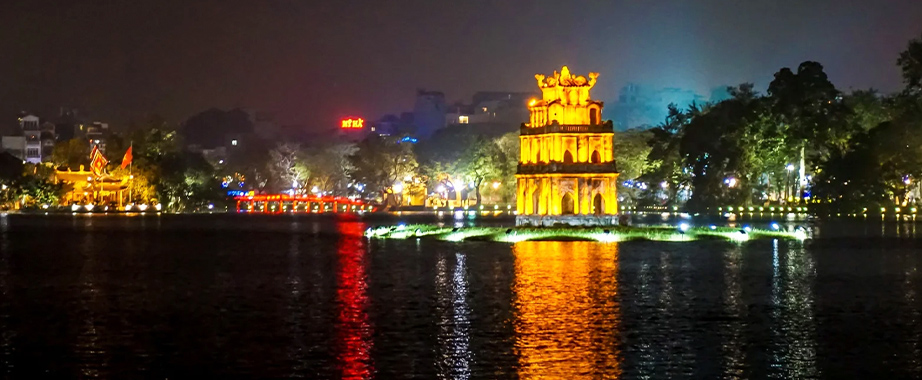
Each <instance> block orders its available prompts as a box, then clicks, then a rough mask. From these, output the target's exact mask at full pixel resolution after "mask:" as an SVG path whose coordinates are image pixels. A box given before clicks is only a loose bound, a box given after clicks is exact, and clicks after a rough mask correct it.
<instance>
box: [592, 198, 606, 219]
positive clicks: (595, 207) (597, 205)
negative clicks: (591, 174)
mask: <svg viewBox="0 0 922 380" xmlns="http://www.w3.org/2000/svg"><path fill="white" fill-rule="evenodd" d="M604 206H605V205H604V204H603V200H602V194H596V195H595V196H594V197H592V213H593V214H596V215H599V214H603V213H604V211H605V208H604Z"/></svg>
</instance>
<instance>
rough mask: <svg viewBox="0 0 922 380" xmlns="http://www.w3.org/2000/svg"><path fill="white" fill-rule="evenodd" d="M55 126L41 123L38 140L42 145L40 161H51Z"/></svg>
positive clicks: (49, 123) (54, 140)
mask: <svg viewBox="0 0 922 380" xmlns="http://www.w3.org/2000/svg"><path fill="white" fill-rule="evenodd" d="M55 137H56V135H55V125H54V123H51V122H47V121H46V122H44V123H42V127H41V134H40V135H39V138H40V140H41V143H42V161H51V154H52V153H53V152H54V143H55V142H56V139H55Z"/></svg>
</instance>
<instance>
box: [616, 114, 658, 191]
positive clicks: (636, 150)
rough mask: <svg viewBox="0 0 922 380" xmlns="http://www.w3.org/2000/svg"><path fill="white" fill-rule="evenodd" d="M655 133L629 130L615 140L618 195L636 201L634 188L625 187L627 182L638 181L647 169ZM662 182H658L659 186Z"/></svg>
mask: <svg viewBox="0 0 922 380" xmlns="http://www.w3.org/2000/svg"><path fill="white" fill-rule="evenodd" d="M652 137H653V132H651V131H649V130H641V129H628V130H626V131H623V132H619V133H618V135H617V136H616V137H615V139H614V143H613V146H612V152H613V154H614V156H615V160H616V162H617V167H618V172H620V173H621V174H620V175H619V176H618V179H619V181H618V182H619V183H618V194H622V195H625V196H626V198H627V199H630V200H634V199H635V198H636V197H637V196H636V194H635V191H633V188H629V187H627V186H624V182H625V181H633V180H636V179H638V178H639V177H640V176H641V175H642V174H643V173H644V169H646V167H647V162H648V161H647V157H648V156H649V154H650V151H651V150H652V148H651V147H650V145H649V141H650V139H651V138H652ZM629 183H630V182H629ZM660 183H661V182H657V183H656V184H657V186H658V185H659V184H660Z"/></svg>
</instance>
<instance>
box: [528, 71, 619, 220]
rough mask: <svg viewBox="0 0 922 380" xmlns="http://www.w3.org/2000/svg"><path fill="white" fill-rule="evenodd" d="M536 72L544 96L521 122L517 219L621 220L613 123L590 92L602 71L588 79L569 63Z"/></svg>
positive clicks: (533, 101) (530, 108)
mask: <svg viewBox="0 0 922 380" xmlns="http://www.w3.org/2000/svg"><path fill="white" fill-rule="evenodd" d="M535 77H536V79H537V80H538V87H539V88H541V92H542V97H541V99H534V100H532V101H530V102H529V106H528V108H529V111H530V117H529V121H528V123H526V124H523V125H522V127H521V135H520V137H519V140H520V143H521V148H520V149H521V157H520V159H519V167H518V171H517V173H516V175H515V178H516V198H517V204H516V210H517V211H518V214H517V216H516V224H517V225H554V224H557V223H563V224H575V225H612V224H617V219H616V217H615V214H616V213H617V211H618V193H617V180H618V172H617V171H616V169H615V160H614V156H613V151H612V143H613V140H614V129H613V127H612V122H611V121H604V122H603V121H602V105H603V104H602V102H600V101H596V100H592V99H591V98H590V97H589V90H590V89H592V87H593V86H594V85H595V83H596V78H597V77H598V74H597V73H589V78H588V79H587V78H586V77H584V76H581V75H580V76H575V75H571V74H570V70H569V69H568V68H567V67H566V66H564V67H563V69H561V71H560V73H558V72H556V71H555V72H554V75H553V76H552V77H545V76H544V75H540V74H539V75H536V76H535Z"/></svg>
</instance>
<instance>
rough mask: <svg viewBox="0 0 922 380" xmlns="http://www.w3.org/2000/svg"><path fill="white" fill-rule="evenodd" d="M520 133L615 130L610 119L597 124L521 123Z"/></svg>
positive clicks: (602, 131)
mask: <svg viewBox="0 0 922 380" xmlns="http://www.w3.org/2000/svg"><path fill="white" fill-rule="evenodd" d="M520 133H521V135H522V136H529V135H542V134H546V133H615V130H614V127H613V124H612V122H611V120H609V121H606V122H604V123H602V124H597V125H570V124H550V125H544V126H540V127H531V126H529V125H528V124H522V126H521V127H520Z"/></svg>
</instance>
